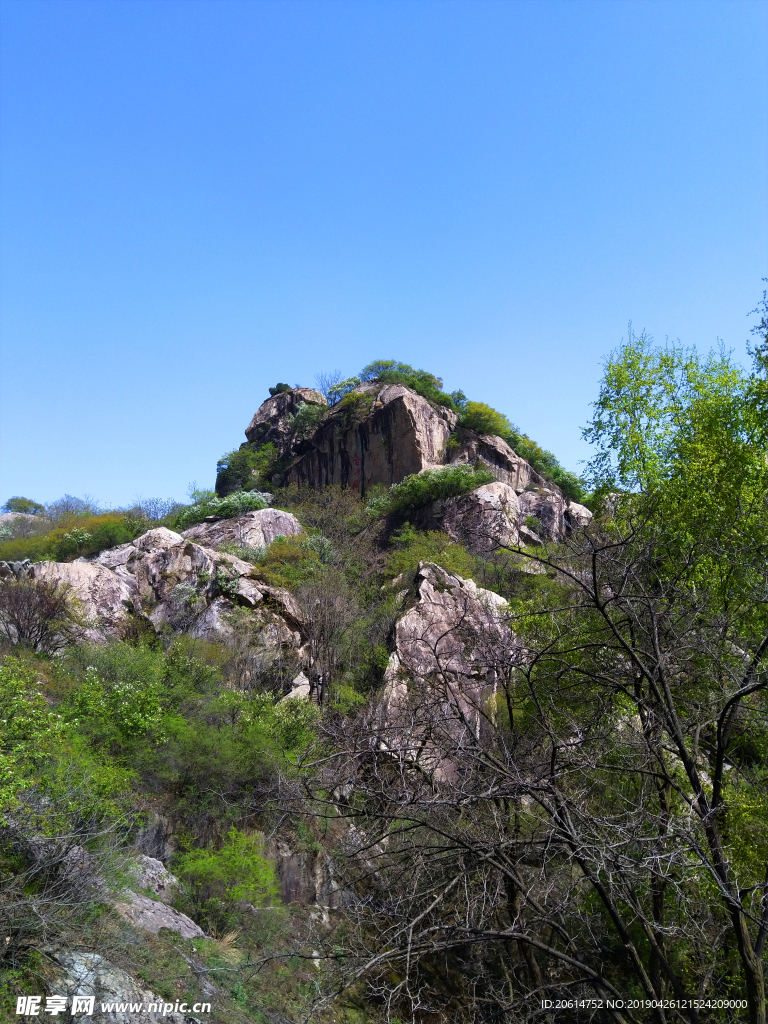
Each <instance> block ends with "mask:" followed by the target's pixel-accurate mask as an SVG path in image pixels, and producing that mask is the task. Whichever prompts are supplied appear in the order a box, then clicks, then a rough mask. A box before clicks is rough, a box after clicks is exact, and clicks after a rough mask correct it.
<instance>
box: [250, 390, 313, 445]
mask: <svg viewBox="0 0 768 1024" xmlns="http://www.w3.org/2000/svg"><path fill="white" fill-rule="evenodd" d="M304 404H307V405H320V406H327V405H328V402H327V401H326V399H325V397H324V396H323V395H321V394H320V392H319V391H315V390H314V388H293V389H292V390H291V391H282V392H280V393H279V394H277V395H274V396H273V397H272V398H268V399H267V400H266V402H262V404H261V405H260V406H259V408H258V409H257V410H256V412H255V413H254V416H253V419H252V420H251V422H250V423H249V424H248V426H247V427H246V428H245V436H246V437H247V438H248V440H249V441H250V442H252V443H254V444H270V443H271V444H274V445H276V446H277V450H278V453H279V455H280V457H281V458H283V457H284V456H285V455H287V454H288V453H289V452H290V448H291V442H292V435H291V426H290V417H291V416H295V415H296V413H297V412H298V411H299V408H300V407H301V406H302V405H304Z"/></svg>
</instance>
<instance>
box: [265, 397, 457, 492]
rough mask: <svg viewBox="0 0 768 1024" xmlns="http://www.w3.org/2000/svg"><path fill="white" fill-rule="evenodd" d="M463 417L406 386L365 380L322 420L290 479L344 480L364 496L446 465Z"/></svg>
mask: <svg viewBox="0 0 768 1024" xmlns="http://www.w3.org/2000/svg"><path fill="white" fill-rule="evenodd" d="M457 420H458V416H457V414H456V413H455V412H453V411H452V410H450V409H447V408H445V407H443V406H437V407H435V406H432V405H431V404H430V403H429V402H428V401H427V400H426V398H422V396H421V395H418V394H416V392H415V391H412V390H411V389H410V388H407V387H405V386H404V385H403V384H387V385H382V384H380V383H376V382H372V383H370V384H361V385H360V386H359V387H357V388H355V389H354V391H352V392H350V394H349V395H347V396H346V397H345V399H344V400H343V401H342V402H340V403H339V404H338V405H337V406H335V407H334V408H333V409H332V410H331V412H330V414H329V415H328V416H327V417H326V418H325V419H324V420H323V422H322V423H321V424H320V426H319V427H318V429H317V430H316V432H315V434H314V435H313V436H312V438H311V440H310V441H308V442H307V443H306V446H305V447H306V450H305V451H304V452H303V453H301V454H299V455H298V457H297V458H296V459H295V460H294V462H293V463H292V464H291V466H289V468H288V470H287V471H286V473H285V480H286V482H287V483H298V484H305V485H307V486H309V487H314V488H322V487H327V486H328V485H329V484H340V485H341V486H342V487H350V488H352V489H353V490H356V491H359V492H360V493H361V494H365V493H366V491H368V490H369V489H370V488H371V487H372V486H373V485H374V484H384V485H386V486H387V487H389V486H391V485H392V484H396V483H399V482H400V481H401V480H402V479H403V478H404V477H406V476H408V475H410V474H411V473H421V472H422V470H424V469H434V468H435V467H437V466H441V465H444V464H445V461H446V457H445V452H446V445H447V442H448V438H449V437H450V435H451V431H452V430H453V429H454V427H455V426H456V422H457Z"/></svg>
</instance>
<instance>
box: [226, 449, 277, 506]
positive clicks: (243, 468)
mask: <svg viewBox="0 0 768 1024" xmlns="http://www.w3.org/2000/svg"><path fill="white" fill-rule="evenodd" d="M277 462H278V451H277V446H276V445H275V444H273V443H272V442H271V441H270V442H269V443H268V444H256V443H251V442H247V443H245V444H242V445H240V447H239V448H236V449H235V450H234V451H231V452H227V454H226V455H222V457H221V458H220V459H219V461H218V462H217V463H216V493H217V494H218V495H219V496H220V497H224V496H226V495H228V494H232V492H233V491H241V490H242V491H250V490H254V489H257V488H258V487H259V486H260V485H263V483H265V482H268V481H269V479H270V477H271V475H272V473H273V472H274V470H275V467H276V466H277Z"/></svg>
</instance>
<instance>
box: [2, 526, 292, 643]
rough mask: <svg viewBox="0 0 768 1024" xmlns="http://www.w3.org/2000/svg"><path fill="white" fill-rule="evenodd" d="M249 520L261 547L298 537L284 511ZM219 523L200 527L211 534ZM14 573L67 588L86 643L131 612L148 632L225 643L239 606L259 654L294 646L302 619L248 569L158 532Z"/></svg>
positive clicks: (287, 599)
mask: <svg viewBox="0 0 768 1024" xmlns="http://www.w3.org/2000/svg"><path fill="white" fill-rule="evenodd" d="M251 515H255V516H257V517H258V516H261V517H262V518H261V520H258V519H257V520H252V519H251V518H250V517H249V516H248V515H246V516H244V517H241V518H242V519H244V520H246V526H245V530H246V535H247V536H249V537H250V538H251V540H259V539H260V540H261V541H266V542H269V541H270V540H272V539H274V537H275V536H277V535H279V533H283V534H286V533H295V532H300V526H299V524H298V520H296V519H295V518H294V516H292V515H290V514H289V513H287V512H279V511H277V510H272V509H263V510H261V512H256V513H252V514H251ZM226 522H227V521H224V522H223V523H210V524H204V525H205V526H206V527H211V528H212V527H217V526H222V525H225V523H226ZM234 529H237V528H236V527H235V528H234ZM248 531H250V532H248ZM214 539H215V538H214ZM253 546H257V545H253ZM22 568H23V571H24V572H25V573H28V574H29V575H32V576H33V577H34V578H38V579H46V580H56V581H60V582H62V583H67V584H69V585H70V586H71V587H72V590H73V593H74V596H75V597H76V598H77V600H78V601H79V602H80V605H81V607H82V609H83V612H84V615H85V618H86V619H87V626H88V630H87V634H86V635H87V638H88V639H90V640H91V641H93V642H100V641H104V640H107V639H109V638H114V637H117V636H120V635H121V634H122V632H123V630H124V628H125V626H126V620H127V617H128V616H129V615H130V614H131V613H132V614H134V615H136V616H139V617H142V618H144V619H145V620H148V621H149V622H150V623H151V624H152V625H153V626H154V627H155V628H159V627H162V626H170V627H171V628H173V629H181V630H184V631H187V632H189V633H191V634H192V635H193V636H196V637H198V638H200V639H205V640H211V641H227V640H230V639H231V638H232V636H233V629H232V626H231V623H230V622H229V613H230V612H231V611H232V610H233V608H234V606H235V605H241V606H243V607H245V608H249V609H251V610H253V612H254V615H255V618H254V625H255V627H257V629H260V630H261V632H262V633H263V642H264V645H265V646H266V647H273V648H274V647H296V648H298V647H300V646H301V642H302V641H301V629H302V621H301V619H302V616H301V611H300V609H299V607H298V605H297V604H296V601H295V600H294V598H293V597H292V595H291V594H289V593H288V592H287V591H285V590H282V589H280V588H279V587H272V586H269V585H267V584H264V583H261V581H260V580H258V579H256V578H255V576H254V567H253V565H251V563H250V562H246V561H244V560H243V559H241V558H236V557H235V556H234V555H230V554H227V553H225V552H221V551H215V550H214V549H213V548H210V547H206V546H205V545H203V544H196V543H195V542H194V541H193V540H191V539H190V538H189V537H186V536H182V535H181V534H179V533H175V532H174V531H173V530H168V529H166V528H165V527H158V528H157V529H154V530H149V531H148V532H147V533H145V534H143V535H142V536H141V537H139V538H138V539H137V540H135V541H131V542H130V543H128V544H121V545H120V546H119V547H116V548H111V549H109V550H107V551H102V552H101V553H100V554H98V555H96V556H95V557H94V558H92V559H85V558H81V559H77V560H76V561H74V562H38V563H36V564H34V565H30V566H24V567H22ZM8 571H9V572H10V571H11V570H10V569H9V570H8ZM19 571H20V572H21V570H19Z"/></svg>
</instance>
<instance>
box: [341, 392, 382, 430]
mask: <svg viewBox="0 0 768 1024" xmlns="http://www.w3.org/2000/svg"><path fill="white" fill-rule="evenodd" d="M375 397H376V396H375V394H374V393H373V392H372V391H349V392H348V393H347V394H346V395H344V397H343V398H342V399H341V401H340V402H338V403H337V404H336V406H335V407H334V408H335V410H336V413H337V414H338V415H340V416H341V419H342V422H343V423H344V426H345V427H346V428H347V429H349V428H350V427H352V426H354V424H355V423H359V422H360V421H361V420H364V419H365V417H366V416H367V415H368V413H369V412H370V411H371V407H372V406H373V403H374V400H375Z"/></svg>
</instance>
